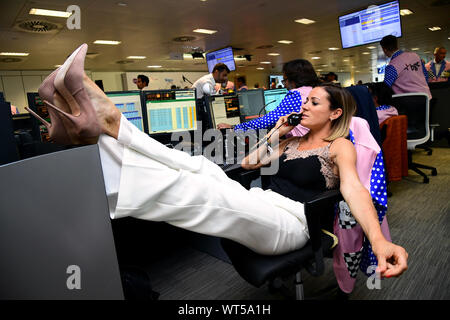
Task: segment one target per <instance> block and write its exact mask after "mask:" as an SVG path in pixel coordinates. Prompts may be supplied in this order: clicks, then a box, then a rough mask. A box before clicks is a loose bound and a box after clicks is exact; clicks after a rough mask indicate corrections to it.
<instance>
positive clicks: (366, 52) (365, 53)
mask: <svg viewBox="0 0 450 320" xmlns="http://www.w3.org/2000/svg"><path fill="white" fill-rule="evenodd" d="M362 54H370V52H367V51H366V52H363V53H362Z"/></svg>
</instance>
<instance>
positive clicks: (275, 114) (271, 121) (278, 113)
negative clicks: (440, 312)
mask: <svg viewBox="0 0 450 320" xmlns="http://www.w3.org/2000/svg"><path fill="white" fill-rule="evenodd" d="M301 107H302V96H301V95H300V93H299V92H298V91H290V92H288V93H287V94H286V96H285V97H284V99H283V100H282V101H281V103H280V104H279V105H278V107H276V108H275V109H274V110H272V111H271V112H269V113H268V114H266V115H265V116H264V117H261V118H258V119H255V120H252V121H248V122H244V123H241V124H238V125H235V126H234V130H235V131H236V130H243V131H247V130H249V129H254V130H258V129H269V128H272V127H273V126H275V124H276V123H277V121H278V119H280V118H281V117H282V116H285V115H288V114H291V113H292V112H300V110H301Z"/></svg>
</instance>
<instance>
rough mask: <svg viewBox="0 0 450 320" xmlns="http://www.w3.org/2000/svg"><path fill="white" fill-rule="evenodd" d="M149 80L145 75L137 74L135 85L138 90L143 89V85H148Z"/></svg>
mask: <svg viewBox="0 0 450 320" xmlns="http://www.w3.org/2000/svg"><path fill="white" fill-rule="evenodd" d="M149 82H150V80H149V79H148V77H147V76H144V75H143V74H140V75H138V77H137V81H136V85H137V87H138V89H139V90H142V89H144V88H145V87H148V84H149Z"/></svg>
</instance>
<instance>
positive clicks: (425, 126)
mask: <svg viewBox="0 0 450 320" xmlns="http://www.w3.org/2000/svg"><path fill="white" fill-rule="evenodd" d="M392 104H393V105H394V106H395V107H396V108H397V110H398V113H399V115H406V116H407V117H408V130H407V138H408V140H407V142H408V168H409V169H410V170H413V171H414V172H416V173H418V174H419V175H421V176H422V177H423V183H429V181H430V180H429V178H428V176H427V175H426V174H425V173H424V172H423V171H421V170H420V169H427V170H431V175H432V176H436V175H437V170H436V168H434V167H431V166H427V165H423V164H419V163H415V162H413V161H412V152H413V150H414V149H415V148H416V146H417V145H420V144H423V143H425V142H427V141H428V140H429V139H430V121H429V115H430V100H429V97H428V95H427V94H425V93H421V92H419V93H402V94H396V95H393V96H392Z"/></svg>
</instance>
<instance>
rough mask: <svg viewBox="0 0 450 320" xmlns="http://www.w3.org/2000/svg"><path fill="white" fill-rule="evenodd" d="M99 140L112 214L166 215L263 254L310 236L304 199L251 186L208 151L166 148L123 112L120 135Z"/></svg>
mask: <svg viewBox="0 0 450 320" xmlns="http://www.w3.org/2000/svg"><path fill="white" fill-rule="evenodd" d="M98 144H99V148H100V156H101V162H102V168H103V175H104V179H105V186H106V193H107V196H108V203H109V208H110V213H111V218H113V219H114V218H121V217H127V216H131V217H135V218H139V219H145V220H151V221H165V222H167V223H169V224H171V225H174V226H176V227H180V228H183V229H187V230H191V231H194V232H198V233H202V234H207V235H212V236H217V237H223V238H228V239H231V240H234V241H236V242H239V243H241V244H243V245H245V246H247V247H248V248H250V249H252V250H253V251H255V252H258V253H260V254H282V253H286V252H289V251H292V250H295V249H299V248H301V247H303V246H304V245H305V243H306V242H307V241H308V239H309V234H308V229H307V224H306V218H305V215H304V207H303V204H302V203H300V202H296V201H293V200H291V199H288V198H286V197H283V196H281V195H279V194H277V193H275V192H273V191H271V190H265V191H264V190H262V189H260V188H252V189H250V190H247V189H245V188H244V187H243V186H241V185H240V184H239V183H238V182H236V181H233V180H231V179H229V178H228V177H227V175H226V174H225V173H224V172H223V171H222V170H221V169H220V167H218V166H217V165H216V164H214V163H213V162H211V161H209V160H208V159H206V158H205V157H203V156H194V157H191V156H190V155H188V154H187V153H185V152H182V151H179V150H175V149H169V148H167V147H165V146H164V145H162V144H161V143H159V142H157V141H156V140H154V139H152V138H150V137H149V136H148V135H147V134H145V133H143V132H141V131H140V130H139V129H137V128H136V127H135V126H134V125H133V124H131V123H130V122H129V121H128V120H127V119H126V118H125V117H124V116H122V118H121V123H120V129H119V136H118V139H117V140H116V139H114V138H112V137H110V136H107V135H101V136H100V139H99V142H98Z"/></svg>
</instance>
